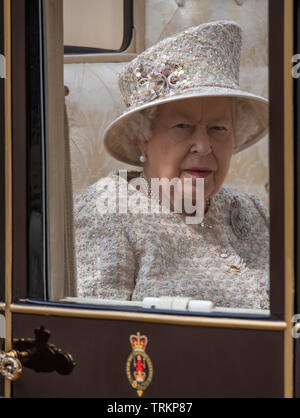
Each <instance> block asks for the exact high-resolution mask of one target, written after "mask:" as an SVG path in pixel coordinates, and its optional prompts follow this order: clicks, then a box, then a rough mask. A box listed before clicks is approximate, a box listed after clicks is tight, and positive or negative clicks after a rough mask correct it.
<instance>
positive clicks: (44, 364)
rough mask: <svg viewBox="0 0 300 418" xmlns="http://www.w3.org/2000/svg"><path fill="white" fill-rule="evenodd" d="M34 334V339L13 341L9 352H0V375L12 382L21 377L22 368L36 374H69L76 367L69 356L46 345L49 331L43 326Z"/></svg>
mask: <svg viewBox="0 0 300 418" xmlns="http://www.w3.org/2000/svg"><path fill="white" fill-rule="evenodd" d="M34 332H35V339H34V338H27V339H24V338H21V339H15V340H14V341H13V349H12V350H11V351H9V352H8V353H5V352H4V351H0V374H1V375H2V376H3V377H5V378H6V379H9V380H12V381H13V380H17V379H18V378H19V377H20V376H21V374H22V370H23V367H27V368H29V369H32V370H35V371H36V372H43V373H47V372H52V371H56V372H57V373H59V374H62V375H68V374H70V373H71V372H72V371H73V369H74V367H75V365H76V363H75V361H74V360H73V357H72V356H71V354H69V353H66V352H63V351H62V350H61V349H60V348H57V347H56V346H55V345H53V344H48V340H49V338H50V331H48V330H46V329H45V328H44V327H43V326H41V327H40V328H39V329H36V330H35V331H34Z"/></svg>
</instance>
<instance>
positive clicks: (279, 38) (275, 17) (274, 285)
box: [12, 0, 286, 321]
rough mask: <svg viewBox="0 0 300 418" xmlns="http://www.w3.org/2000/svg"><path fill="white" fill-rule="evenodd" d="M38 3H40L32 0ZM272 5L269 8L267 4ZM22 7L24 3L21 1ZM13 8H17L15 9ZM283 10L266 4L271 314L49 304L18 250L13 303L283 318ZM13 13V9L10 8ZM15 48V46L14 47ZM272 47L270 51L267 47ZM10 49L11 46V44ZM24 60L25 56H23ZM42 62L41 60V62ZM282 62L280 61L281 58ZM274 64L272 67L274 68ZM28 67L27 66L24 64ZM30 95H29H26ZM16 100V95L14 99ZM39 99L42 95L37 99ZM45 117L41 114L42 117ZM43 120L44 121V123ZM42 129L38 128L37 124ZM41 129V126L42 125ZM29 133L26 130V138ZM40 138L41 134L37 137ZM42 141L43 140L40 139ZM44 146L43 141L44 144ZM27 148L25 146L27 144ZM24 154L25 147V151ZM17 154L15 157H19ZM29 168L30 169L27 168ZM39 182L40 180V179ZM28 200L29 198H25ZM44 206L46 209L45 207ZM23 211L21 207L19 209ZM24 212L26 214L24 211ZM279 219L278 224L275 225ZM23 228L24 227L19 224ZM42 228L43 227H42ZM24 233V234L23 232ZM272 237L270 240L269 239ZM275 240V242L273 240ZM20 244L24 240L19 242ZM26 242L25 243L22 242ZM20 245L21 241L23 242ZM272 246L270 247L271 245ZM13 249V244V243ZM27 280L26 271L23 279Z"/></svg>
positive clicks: (275, 3) (274, 3)
mask: <svg viewBox="0 0 300 418" xmlns="http://www.w3.org/2000/svg"><path fill="white" fill-rule="evenodd" d="M17 1H20V0H12V2H13V4H16V2H17ZM35 1H40V0H35ZM270 3H272V7H271V5H270ZM24 4H25V1H24ZM15 7H17V6H15ZM281 8H283V4H282V3H281V1H279V0H273V1H272V2H269V42H270V44H269V61H270V64H269V87H270V88H269V92H270V116H271V119H272V122H273V123H272V125H270V136H272V138H273V140H272V141H271V140H270V151H269V162H270V214H271V227H270V237H271V264H270V280H271V295H270V302H271V315H270V316H269V317H267V318H266V316H260V315H252V314H251V315H249V316H248V315H246V314H239V313H232V314H228V313H227V312H226V313H217V314H216V313H199V312H197V313H191V312H182V311H167V310H164V311H159V310H156V309H155V310H154V309H151V310H150V309H143V308H141V309H138V308H132V307H125V306H120V307H116V306H107V305H102V306H100V305H97V306H96V305H90V304H81V303H76V304H75V303H62V302H51V301H49V300H47V295H45V289H44V294H43V297H42V298H40V299H38V298H35V297H32V296H33V295H30V294H29V293H28V288H27V287H26V284H25V285H24V283H28V280H27V281H26V282H25V281H24V272H23V278H21V277H20V276H18V273H20V269H21V267H22V266H23V267H24V266H26V267H27V266H28V264H27V261H28V260H26V257H24V253H21V252H20V250H18V251H17V256H18V257H20V258H21V259H22V262H21V263H19V265H18V264H17V263H18V261H20V260H19V259H18V257H15V259H14V266H15V269H14V275H13V286H14V291H13V297H14V302H15V303H26V304H31V305H45V306H52V307H56V306H58V307H71V308H76V309H81V308H82V309H97V310H105V311H108V310H111V311H119V312H143V313H150V314H160V313H163V314H166V315H180V316H182V317H183V316H188V317H195V316H196V317H202V316H209V317H226V318H228V317H233V318H241V319H246V318H247V317H251V319H256V318H258V319H263V320H267V321H270V320H282V319H283V318H284V308H285V303H284V302H285V281H284V277H285V260H284V254H285V247H284V242H285V239H284V232H285V231H284V229H285V219H286V218H285V217H284V203H285V202H284V175H283V174H284V160H283V157H282V156H283V154H284V153H283V151H284V141H283V140H282V138H284V134H285V131H284V119H283V118H282V119H281V118H278V117H277V118H276V117H275V116H276V115H278V114H281V115H283V114H284V91H283V90H284V66H283V65H282V66H278V60H279V59H280V58H281V57H282V58H283V57H284V37H283V35H284V30H283V28H284V25H283V13H280V12H278V10H280V9H281ZM13 10H15V9H14V8H13ZM12 29H13V31H14V32H15V34H14V33H13V35H15V36H13V42H15V43H16V42H17V39H20V37H18V36H16V35H17V33H18V30H19V29H20V28H17V27H14V28H12ZM30 30H31V31H32V30H34V29H33V27H32V26H30ZM15 46H16V44H15ZM271 46H272V48H271ZM13 47H14V43H13ZM27 58H28V57H27ZM41 62H43V59H42V60H41ZM282 62H284V60H283V59H282ZM14 63H15V65H14V70H13V71H15V74H13V77H14V75H15V77H17V75H18V74H17V73H18V72H17V68H18V66H17V65H16V64H17V58H16V57H14ZM275 64H276V65H275ZM28 65H30V64H28ZM271 68H272V69H273V70H274V72H275V70H276V74H275V73H274V72H273V73H272V72H270V69H271ZM40 89H41V92H42V90H43V85H42V83H40ZM29 96H30V95H29ZM29 96H27V105H28V104H30V97H29ZM14 97H15V98H16V93H15V96H14ZM41 97H42V96H41ZM14 106H15V107H16V108H18V110H19V111H20V104H18V103H17V100H15V103H14ZM42 116H45V114H42ZM272 116H273V118H272ZM45 122H46V121H44V124H45ZM41 126H42V125H41ZM43 126H44V125H43ZM29 135H30V131H27V137H28V138H29ZM41 138H42V135H41ZM44 141H46V138H45V137H44ZM45 143H46V142H45ZM27 145H28V144H27ZM27 151H28V148H27ZM44 151H45V152H47V150H46V148H45V147H44ZM20 154H21V153H19V154H18V156H19V157H20ZM40 156H41V157H42V158H45V154H44V155H43V153H41V154H40ZM14 163H15V164H14V165H15V171H14V173H15V181H16V182H18V181H20V182H23V184H24V172H23V173H22V174H21V173H19V172H18V170H17V166H18V164H17V160H14ZM28 168H29V169H30V167H28ZM41 179H42V177H41ZM41 185H42V186H41V190H40V193H41V196H44V198H45V195H46V193H45V189H44V187H45V183H44V184H43V182H42V181H41ZM18 197H19V196H17V194H16V193H15V196H14V199H15V200H17V199H18ZM29 198H30V197H29ZM45 207H46V206H45ZM23 208H24V207H23ZM21 209H22V205H21V206H20V208H19V210H18V214H19V215H20V216H21V217H23V222H24V215H23V214H22V212H21ZM25 212H26V211H25ZM16 215H17V214H15V222H16V223H18V222H20V219H19V218H18V217H17V216H16ZM46 216H47V214H46V213H44V222H45V220H46ZM25 218H26V219H25V222H26V223H27V220H28V217H27V216H25ZM278 220H280V222H278ZM23 226H24V225H23ZM44 226H45V224H44ZM27 232H28V231H27ZM272 238H273V240H272ZM275 238H276V239H275ZM23 241H24V240H23ZM25 241H26V240H25ZM23 244H24V242H23ZM272 244H274V245H272ZM14 245H15V247H16V244H14ZM26 248H27V249H28V234H27V241H26ZM28 277H30V275H28V271H27V279H28ZM43 283H45V276H43Z"/></svg>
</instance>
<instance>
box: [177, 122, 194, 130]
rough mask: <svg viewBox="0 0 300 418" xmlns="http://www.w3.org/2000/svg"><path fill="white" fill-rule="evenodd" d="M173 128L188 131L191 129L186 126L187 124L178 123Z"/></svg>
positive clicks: (189, 126)
mask: <svg viewBox="0 0 300 418" xmlns="http://www.w3.org/2000/svg"><path fill="white" fill-rule="evenodd" d="M175 128H179V129H188V128H191V125H188V124H187V123H178V124H177V125H175Z"/></svg>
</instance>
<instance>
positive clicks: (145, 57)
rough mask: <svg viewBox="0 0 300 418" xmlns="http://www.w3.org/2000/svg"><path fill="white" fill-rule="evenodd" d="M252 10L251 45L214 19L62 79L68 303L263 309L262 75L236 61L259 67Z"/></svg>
mask: <svg viewBox="0 0 300 418" xmlns="http://www.w3.org/2000/svg"><path fill="white" fill-rule="evenodd" d="M192 3H193V2H192ZM194 3H195V4H196V2H194ZM194 3H193V7H194V8H196V7H197V6H196V5H195V4H194ZM211 3H213V2H210V3H209V4H211ZM249 3H252V2H251V1H249ZM260 7H261V10H260V11H258V13H260V16H265V25H266V26H265V27H260V32H258V33H259V34H258V37H257V40H255V41H254V40H253V38H251V36H250V35H251V31H250V30H249V28H250V26H247V24H248V22H249V14H248V15H247V14H246V12H245V13H244V15H243V14H242V15H241V23H240V25H241V27H242V31H241V29H240V27H239V26H238V25H237V24H236V23H234V22H232V21H231V20H232V18H231V16H230V15H229V16H228V15H225V13H224V16H219V18H220V19H222V21H218V19H215V22H209V23H208V24H206V25H201V26H196V27H195V25H190V26H193V28H190V29H188V30H185V31H184V32H181V31H180V29H182V28H181V27H180V26H179V25H178V26H177V27H176V29H175V30H174V28H172V31H171V33H167V30H166V31H165V32H166V34H167V35H171V34H172V33H173V34H174V33H177V35H174V36H173V37H172V38H165V39H164V40H162V41H159V42H158V43H154V42H153V43H152V44H150V45H149V44H148V45H147V46H148V47H149V46H151V49H150V50H149V49H147V50H146V51H145V52H143V53H142V54H140V55H139V56H138V57H137V58H136V59H135V60H134V61H132V62H131V63H129V64H127V63H115V65H114V64H112V63H110V64H93V68H88V69H85V72H83V69H82V68H80V66H78V64H74V65H72V64H66V65H65V80H64V82H65V85H67V86H68V88H69V91H70V93H69V95H68V96H67V97H66V106H67V110H68V118H69V126H70V132H69V135H70V144H71V166H72V178H73V193H74V218H73V220H74V232H75V250H76V252H75V255H76V265H77V300H84V301H93V302H96V301H98V302H99V303H110V304H119V305H124V304H130V305H136V306H144V307H151V306H155V307H157V308H162V309H164V308H168V309H176V310H182V309H188V310H191V311H206V310H215V311H216V310H220V309H222V310H226V309H230V310H231V311H234V310H235V309H244V310H247V309H250V310H257V309H261V310H268V309H269V211H268V203H269V202H268V199H269V197H268V181H269V179H268V152H267V146H268V145H267V129H268V102H267V100H266V99H265V98H264V97H267V91H266V88H267V87H266V86H267V85H268V77H267V74H268V70H267V65H266V64H265V63H262V62H261V61H260V59H261V57H257V56H254V55H248V56H247V58H246V59H245V58H243V55H241V53H242V51H244V53H245V51H246V52H249V53H250V52H251V51H252V52H253V46H254V45H255V44H253V42H259V48H260V51H261V52H262V53H263V54H265V58H266V57H267V44H268V41H267V34H266V32H265V31H266V27H267V16H266V13H265V12H266V8H267V2H261V3H260ZM207 8H210V5H207ZM150 12H151V10H150ZM150 12H149V19H150V18H151V13H150ZM241 13H242V12H241ZM264 13H265V15H264ZM228 20H230V22H228ZM254 20H255V16H253V21H254ZM202 22H203V20H202V21H201V20H200V21H199V22H192V23H198V24H200V23H202ZM246 22H247V23H246ZM149 31H150V29H149ZM149 33H150V32H149ZM242 33H243V35H244V36H243V39H245V41H244V43H243V44H242V43H241V35H242ZM260 34H261V35H262V36H261V37H260ZM150 38H151V34H150V35H149V39H150ZM242 47H243V48H244V49H242ZM262 60H264V59H263V58H262ZM258 61H260V62H259V63H258ZM264 62H267V59H265V60H264ZM258 64H259V65H261V67H257V68H260V70H259V71H258V70H257V68H256V65H258ZM76 65H77V67H76V68H75V66H76ZM104 65H105V68H104V67H103V66H104ZM251 65H252V66H253V68H256V70H257V71H256V74H255V75H254V76H255V77H253V71H252V72H251V73H249V68H250V67H251ZM240 70H241V75H242V82H243V83H241V82H240V81H241V79H240V80H239V71H240ZM79 73H80V74H81V76H82V77H80V76H79ZM95 74H96V75H97V81H96V77H95ZM118 77H119V79H120V83H119V85H120V87H121V93H122V97H121V96H120V94H119V91H118ZM98 81H99V82H98ZM256 81H257V82H256ZM253 83H254V84H255V85H252V84H253ZM108 86H109V88H108ZM79 92H80V94H79ZM120 102H122V103H123V104H124V105H125V106H124V108H123V109H122V110H121V111H120ZM111 115H114V116H113V117H111ZM109 119H110V120H112V121H111V123H110V124H109V123H108V120H109ZM162 179H165V180H166V181H165V183H163V181H161V183H155V180H158V181H159V180H162ZM168 182H169V183H168ZM180 204H181V206H180ZM67 296H68V295H67Z"/></svg>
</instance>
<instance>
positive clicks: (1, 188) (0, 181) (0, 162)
mask: <svg viewBox="0 0 300 418" xmlns="http://www.w3.org/2000/svg"><path fill="white" fill-rule="evenodd" d="M3 7H4V5H3V0H0V22H1V23H0V54H2V55H4V9H3ZM4 84H5V79H4V78H0V301H4V299H5V156H4V155H5V149H4V143H5V103H4V102H5V97H4Z"/></svg>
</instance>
